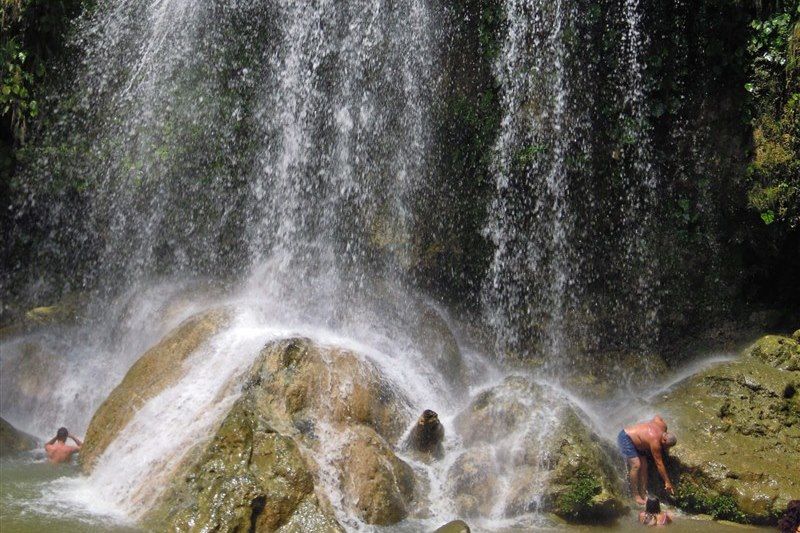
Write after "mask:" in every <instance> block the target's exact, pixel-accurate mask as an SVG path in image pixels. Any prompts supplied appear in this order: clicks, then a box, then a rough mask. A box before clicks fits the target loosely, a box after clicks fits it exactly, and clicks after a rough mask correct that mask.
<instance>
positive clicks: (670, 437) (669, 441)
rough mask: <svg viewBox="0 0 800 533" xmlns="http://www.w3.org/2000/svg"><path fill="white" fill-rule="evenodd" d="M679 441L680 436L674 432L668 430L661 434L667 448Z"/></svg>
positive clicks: (662, 442) (663, 443) (662, 441)
mask: <svg viewBox="0 0 800 533" xmlns="http://www.w3.org/2000/svg"><path fill="white" fill-rule="evenodd" d="M677 443H678V437H676V436H675V434H674V433H669V432H666V433H664V434H663V435H662V436H661V444H662V445H664V446H665V447H666V448H672V447H673V446H675V445H676V444H677Z"/></svg>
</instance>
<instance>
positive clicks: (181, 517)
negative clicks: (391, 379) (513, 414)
mask: <svg viewBox="0 0 800 533" xmlns="http://www.w3.org/2000/svg"><path fill="white" fill-rule="evenodd" d="M410 419H411V416H410V413H409V409H408V408H407V401H406V400H405V399H404V398H402V397H401V396H400V395H399V394H398V393H397V392H396V391H394V390H393V389H392V388H391V387H390V386H389V384H388V383H386V382H385V381H383V380H382V379H381V377H380V375H379V373H378V372H377V369H376V368H375V367H374V366H373V365H372V364H369V363H367V362H364V361H363V360H360V359H359V358H358V357H357V356H355V355H354V354H352V353H350V352H347V351H344V350H339V349H335V348H322V347H319V346H317V345H315V344H313V343H312V342H311V341H308V340H306V339H290V340H285V341H278V342H274V343H271V344H269V345H268V346H267V347H265V348H264V350H263V351H262V352H261V354H260V356H259V357H258V358H257V360H256V362H255V364H254V365H253V366H252V368H251V370H250V371H249V373H248V374H247V376H246V377H245V380H244V384H243V385H242V395H241V396H240V397H239V399H238V400H237V401H236V403H235V404H234V406H233V408H232V409H231V410H230V412H228V414H227V415H226V416H225V418H224V420H223V422H222V424H221V426H220V428H219V429H218V430H217V432H216V434H215V435H214V436H213V438H212V439H211V441H210V442H207V443H202V444H200V445H198V447H196V449H195V450H193V451H192V452H190V453H189V454H188V457H187V458H186V459H185V460H184V461H183V464H182V465H181V466H180V467H179V468H178V471H176V472H175V473H174V474H173V475H172V476H171V479H172V482H171V485H170V486H169V487H168V489H167V490H166V492H165V493H164V494H163V495H162V496H161V497H160V499H159V501H158V502H157V503H156V506H155V508H154V509H152V510H151V511H150V512H149V513H148V514H147V515H146V517H145V522H146V524H147V525H149V526H152V527H153V528H154V529H156V530H164V529H169V530H180V531H183V530H192V531H195V530H197V531H200V530H203V531H206V530H214V531H245V530H248V531H282V532H288V531H293V532H314V531H324V532H328V531H340V530H341V526H340V525H339V523H338V522H337V519H336V516H335V514H334V512H333V510H332V508H331V505H330V503H329V502H328V501H327V499H326V497H325V495H324V493H323V491H322V490H320V489H321V485H320V484H321V483H328V484H330V485H329V486H328V487H327V488H328V489H329V492H330V489H332V492H334V493H336V494H340V495H341V504H342V506H343V507H344V511H345V513H346V515H347V516H356V517H358V518H359V519H361V520H363V521H364V522H366V523H369V524H377V525H387V524H393V523H396V522H398V521H400V520H402V519H403V518H405V517H406V516H407V515H408V514H409V512H410V511H411V509H412V507H413V501H414V498H415V482H414V473H413V471H412V469H411V468H410V467H409V466H408V465H407V464H406V463H404V462H403V461H402V460H400V459H399V458H398V457H397V456H395V454H394V452H393V451H392V446H391V443H394V442H396V441H397V440H398V439H399V438H400V436H401V434H402V432H403V431H404V429H405V427H407V425H408V424H409V423H410ZM315 457H318V458H322V460H321V461H320V462H317V461H316V460H315Z"/></svg>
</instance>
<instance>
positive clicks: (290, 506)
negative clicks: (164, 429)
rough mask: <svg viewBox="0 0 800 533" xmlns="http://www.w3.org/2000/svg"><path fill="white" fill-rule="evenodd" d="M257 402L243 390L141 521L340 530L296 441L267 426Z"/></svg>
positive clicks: (168, 525)
mask: <svg viewBox="0 0 800 533" xmlns="http://www.w3.org/2000/svg"><path fill="white" fill-rule="evenodd" d="M254 400H255V398H254V395H251V394H245V395H244V396H242V397H241V398H240V399H239V400H238V401H237V402H236V404H235V405H234V406H233V408H232V409H231V410H230V412H229V413H228V415H227V416H226V417H225V420H224V421H223V422H222V425H221V426H220V428H219V430H218V431H217V433H216V435H214V438H213V439H212V441H211V442H210V443H209V444H208V445H206V446H205V449H203V450H202V451H197V450H195V451H194V454H195V455H197V456H198V457H197V459H196V460H194V461H191V460H189V461H186V462H185V463H186V464H184V467H183V469H182V471H181V472H180V473H179V475H176V476H175V477H174V478H173V479H174V482H173V484H172V485H171V486H170V487H169V488H168V489H167V492H166V493H165V494H164V495H163V496H162V497H161V499H160V500H159V502H158V503H157V505H156V507H155V508H154V509H153V510H152V511H150V512H149V513H148V514H147V515H146V517H145V520H144V522H145V524H147V525H150V526H152V527H153V529H154V530H161V531H165V530H169V531H281V532H297V533H301V532H304V531H314V532H326V533H327V532H339V531H342V530H341V528H340V527H339V525H338V523H337V522H336V520H335V518H333V516H332V514H331V513H330V512H329V511H327V510H326V509H325V508H324V507H323V506H322V505H321V504H320V500H318V499H317V496H316V495H315V493H314V479H313V475H312V473H311V469H310V467H309V463H308V461H307V460H306V459H305V458H304V457H303V454H302V453H301V451H300V449H299V448H298V446H297V443H296V442H295V441H294V440H293V439H292V438H291V437H288V436H285V435H282V434H280V433H279V432H277V431H276V430H275V429H274V428H272V427H271V426H270V425H269V422H268V421H267V420H266V419H265V417H264V416H263V415H262V414H261V413H260V412H259V410H258V408H257V407H256V405H255V402H254Z"/></svg>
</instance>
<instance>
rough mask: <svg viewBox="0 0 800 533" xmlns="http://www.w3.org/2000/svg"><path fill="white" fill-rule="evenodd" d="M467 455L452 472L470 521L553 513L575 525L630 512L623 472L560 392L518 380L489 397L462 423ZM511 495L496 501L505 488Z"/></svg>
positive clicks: (455, 490) (474, 406) (459, 421)
mask: <svg viewBox="0 0 800 533" xmlns="http://www.w3.org/2000/svg"><path fill="white" fill-rule="evenodd" d="M456 426H457V428H458V429H459V431H460V434H461V436H462V439H463V440H464V443H465V445H466V446H467V447H468V448H469V450H468V451H467V452H466V453H464V454H463V455H462V456H461V457H459V458H458V459H457V460H456V462H455V463H454V465H453V467H452V468H451V469H450V471H449V472H448V478H449V487H450V490H451V492H452V495H453V497H454V499H455V500H456V502H457V505H458V510H459V512H460V513H462V514H464V515H465V516H477V515H484V516H486V515H488V514H489V511H491V510H492V509H494V508H495V506H497V505H503V506H504V513H505V515H506V516H508V517H513V516H519V515H522V514H525V513H529V512H532V511H541V512H552V513H554V514H556V515H558V516H560V517H562V518H564V519H566V520H570V521H585V520H591V521H603V520H612V519H614V518H616V517H617V516H620V515H621V514H622V513H623V512H624V504H623V501H622V497H621V484H620V481H619V478H620V475H619V472H618V471H617V470H616V469H615V467H614V459H613V458H612V456H610V455H609V454H608V453H607V452H606V449H605V447H604V445H603V443H602V441H601V439H600V438H599V437H597V436H596V435H595V434H593V433H592V432H591V431H590V430H589V429H588V427H587V426H586V425H585V424H584V423H583V421H582V420H581V419H580V417H579V416H578V414H577V413H576V411H575V410H574V408H573V407H572V406H571V405H570V404H569V403H568V402H567V401H566V399H564V398H563V397H561V396H559V395H558V394H556V393H555V391H553V390H551V389H549V388H547V387H544V386H542V385H539V384H537V383H534V382H532V381H530V380H529V379H526V378H523V377H519V376H515V377H510V378H507V379H506V380H504V381H503V382H502V383H501V384H500V385H498V386H496V387H493V388H491V389H489V390H487V391H484V392H483V393H481V394H480V395H478V397H477V398H476V399H475V400H474V401H473V402H472V404H471V405H470V406H469V407H468V408H467V409H466V410H465V411H464V412H463V413H461V414H460V415H459V416H458V417H457V419H456ZM501 478H504V479H505V480H506V482H507V485H508V488H507V490H506V491H505V494H504V495H503V497H504V499H503V500H499V501H498V499H497V498H498V496H499V494H498V492H499V491H498V490H496V487H497V486H499V480H500V479H501Z"/></svg>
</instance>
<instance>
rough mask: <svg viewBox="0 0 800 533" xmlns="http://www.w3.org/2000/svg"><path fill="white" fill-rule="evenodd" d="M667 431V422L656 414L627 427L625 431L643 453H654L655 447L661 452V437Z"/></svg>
mask: <svg viewBox="0 0 800 533" xmlns="http://www.w3.org/2000/svg"><path fill="white" fill-rule="evenodd" d="M666 432H667V423H666V422H664V419H663V418H661V417H660V416H658V415H656V416H655V417H654V418H653V419H652V420H648V421H647V422H641V423H639V424H635V425H633V426H629V427H626V428H625V433H627V434H628V436H629V437H630V438H631V440H632V441H633V445H634V446H636V449H637V450H638V451H640V452H642V453H652V450H653V448H658V451H659V453H660V452H661V437H662V436H663V435H664V433H666Z"/></svg>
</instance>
